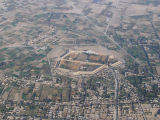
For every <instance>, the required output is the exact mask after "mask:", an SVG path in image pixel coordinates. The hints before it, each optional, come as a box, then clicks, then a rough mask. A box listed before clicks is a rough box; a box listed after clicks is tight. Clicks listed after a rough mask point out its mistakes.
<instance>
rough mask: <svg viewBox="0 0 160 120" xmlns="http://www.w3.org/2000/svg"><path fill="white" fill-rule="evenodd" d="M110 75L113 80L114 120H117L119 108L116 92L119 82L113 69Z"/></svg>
mask: <svg viewBox="0 0 160 120" xmlns="http://www.w3.org/2000/svg"><path fill="white" fill-rule="evenodd" d="M111 70H112V74H113V76H114V79H115V110H114V120H118V107H119V101H118V92H119V89H118V88H119V80H118V76H117V72H116V71H115V70H114V68H111Z"/></svg>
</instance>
